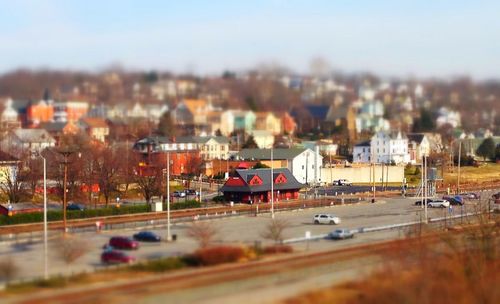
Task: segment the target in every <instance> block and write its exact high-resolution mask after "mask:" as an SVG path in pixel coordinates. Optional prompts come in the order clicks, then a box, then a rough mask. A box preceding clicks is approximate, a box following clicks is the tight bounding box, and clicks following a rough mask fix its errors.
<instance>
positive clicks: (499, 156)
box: [495, 144, 500, 161]
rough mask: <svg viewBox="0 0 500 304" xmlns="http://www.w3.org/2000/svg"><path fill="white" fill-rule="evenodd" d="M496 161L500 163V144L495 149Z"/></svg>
mask: <svg viewBox="0 0 500 304" xmlns="http://www.w3.org/2000/svg"><path fill="white" fill-rule="evenodd" d="M495 159H496V161H500V144H498V145H497V148H496V149H495Z"/></svg>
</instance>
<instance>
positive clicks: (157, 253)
mask: <svg viewBox="0 0 500 304" xmlns="http://www.w3.org/2000/svg"><path fill="white" fill-rule="evenodd" d="M414 201H415V199H413V198H410V199H409V198H391V199H389V198H386V199H384V200H383V201H382V200H380V201H378V202H377V203H375V204H371V203H360V204H355V205H341V206H333V207H326V208H314V209H305V210H297V211H284V212H279V213H276V218H278V219H286V220H287V221H288V222H289V224H290V228H288V229H287V230H286V232H285V237H286V238H295V237H301V236H304V235H305V233H306V231H310V232H311V234H313V235H316V234H324V233H328V232H329V231H331V230H333V229H335V228H337V227H335V226H330V225H314V224H313V223H312V217H313V215H314V214H317V213H332V214H335V215H337V216H340V217H341V219H342V223H341V225H339V228H340V227H342V228H350V229H356V228H360V227H373V226H382V225H388V224H396V223H403V222H408V221H418V220H419V218H420V215H421V211H422V209H421V208H420V207H417V206H414V205H413V203H414ZM471 206H472V205H471V204H469V203H468V204H467V205H466V209H465V210H466V211H471V208H472V207H471ZM446 212H447V211H446V210H443V209H429V216H430V217H441V216H443V215H444V214H445V213H446ZM454 213H455V214H460V209H459V208H454ZM211 221H212V222H213V225H215V226H216V227H218V229H219V234H218V235H217V238H216V243H219V244H248V245H252V244H254V243H255V242H256V241H261V242H264V243H265V242H266V241H265V240H263V239H262V237H261V234H262V232H263V231H264V229H265V226H266V224H267V223H269V221H270V215H269V214H261V215H259V216H257V217H255V216H250V215H245V216H237V217H228V218H222V219H216V220H211ZM189 225H190V223H186V222H184V223H176V224H174V225H173V226H172V233H173V234H176V235H177V236H178V240H177V241H175V242H171V243H166V242H162V243H157V244H142V247H141V248H140V249H139V250H138V251H134V252H132V253H131V254H132V255H134V256H136V257H137V258H138V259H139V260H143V259H151V258H158V257H165V256H175V255H182V254H184V253H188V252H192V251H193V250H195V249H196V248H197V244H196V243H195V241H194V240H192V239H190V238H189V237H187V236H186V228H188V226H189ZM153 230H154V231H155V232H157V233H158V234H160V235H162V236H165V235H166V229H165V228H164V227H161V228H156V229H153ZM136 231H137V230H132V229H130V230H114V231H105V232H101V233H95V232H92V233H91V232H87V233H81V234H77V235H76V236H77V237H79V238H81V239H84V240H85V241H86V242H87V243H88V246H89V251H88V253H87V254H85V255H84V256H83V257H82V258H80V259H79V260H77V261H76V262H74V263H73V264H70V265H66V264H65V263H64V262H62V261H61V259H60V258H59V257H58V243H57V242H56V241H55V240H51V241H50V242H49V271H50V274H52V275H56V274H70V273H77V272H81V271H92V270H94V269H95V268H99V267H102V265H101V263H100V253H101V251H102V246H103V245H104V244H105V243H106V242H107V241H108V239H109V237H110V236H113V235H126V236H131V235H132V234H133V233H135V232H136ZM403 234H404V232H402V231H387V232H377V233H365V234H359V235H357V236H356V237H355V238H354V239H352V240H346V241H340V242H333V241H329V240H319V241H311V242H309V244H306V243H297V244H293V246H294V247H295V249H296V251H299V252H300V251H304V250H309V251H318V250H329V249H334V248H342V247H343V246H349V245H353V244H361V243H366V242H371V241H377V240H385V239H393V238H398V237H400V236H402V235H403ZM42 253H43V246H42V244H41V243H33V244H8V243H0V258H5V257H9V256H10V257H12V258H14V260H15V261H16V263H17V266H19V268H20V272H19V275H18V277H17V278H24V279H28V278H34V277H39V276H40V275H41V274H42V273H43V262H42V257H43V254H42Z"/></svg>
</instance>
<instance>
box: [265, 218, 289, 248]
mask: <svg viewBox="0 0 500 304" xmlns="http://www.w3.org/2000/svg"><path fill="white" fill-rule="evenodd" d="M289 227H290V223H289V222H288V221H287V220H285V219H272V220H271V221H270V222H269V223H268V224H267V226H266V230H264V231H263V232H262V233H261V236H262V237H263V238H265V239H268V240H272V241H274V242H275V243H276V244H278V243H281V242H283V239H284V238H285V236H284V232H285V230H286V229H287V228H289Z"/></svg>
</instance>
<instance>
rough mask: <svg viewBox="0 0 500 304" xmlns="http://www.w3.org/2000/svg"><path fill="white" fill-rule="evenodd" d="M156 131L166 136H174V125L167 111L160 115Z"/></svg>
mask: <svg viewBox="0 0 500 304" xmlns="http://www.w3.org/2000/svg"><path fill="white" fill-rule="evenodd" d="M158 133H159V134H160V135H163V136H166V137H173V136H175V133H176V132H175V125H174V121H173V120H172V115H171V114H170V112H169V111H167V112H165V113H163V115H162V116H161V117H160V122H159V123H158Z"/></svg>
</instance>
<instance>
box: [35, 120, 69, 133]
mask: <svg viewBox="0 0 500 304" xmlns="http://www.w3.org/2000/svg"><path fill="white" fill-rule="evenodd" d="M66 125H67V122H44V123H41V124H40V129H44V130H46V131H47V132H49V133H51V132H54V133H57V132H62V131H63V129H64V127H66Z"/></svg>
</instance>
